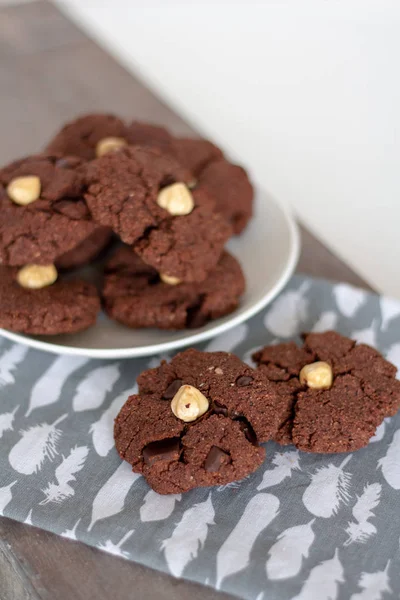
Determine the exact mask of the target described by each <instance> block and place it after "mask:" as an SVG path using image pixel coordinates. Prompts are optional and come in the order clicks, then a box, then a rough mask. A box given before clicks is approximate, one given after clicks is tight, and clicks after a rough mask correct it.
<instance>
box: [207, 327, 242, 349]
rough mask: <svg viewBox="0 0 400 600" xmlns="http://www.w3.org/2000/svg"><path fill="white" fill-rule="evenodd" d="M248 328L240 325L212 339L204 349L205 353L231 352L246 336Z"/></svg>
mask: <svg viewBox="0 0 400 600" xmlns="http://www.w3.org/2000/svg"><path fill="white" fill-rule="evenodd" d="M247 331H248V326H247V325H245V324H244V323H242V324H241V325H236V327H233V328H232V329H230V330H229V331H227V332H226V333H223V334H222V335H219V336H217V337H216V338H214V339H213V340H212V341H211V342H210V343H209V344H208V345H207V347H206V349H205V350H206V352H218V351H219V350H222V351H224V352H232V351H233V350H234V349H235V348H236V347H237V346H239V344H241V343H242V342H243V341H244V340H245V339H246V336H247Z"/></svg>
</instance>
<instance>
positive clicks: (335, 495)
mask: <svg viewBox="0 0 400 600" xmlns="http://www.w3.org/2000/svg"><path fill="white" fill-rule="evenodd" d="M351 456H352V455H351V454H350V456H347V457H346V458H345V459H344V461H343V462H342V463H341V464H340V465H339V466H338V467H336V466H335V465H333V464H329V465H327V466H325V467H320V468H319V469H317V470H316V471H315V473H314V474H313V475H312V476H311V483H310V484H309V485H308V487H307V488H306V490H305V492H304V494H303V503H304V506H305V507H306V509H307V510H308V511H309V512H310V513H311V514H313V515H315V516H316V517H324V518H325V519H327V518H329V517H332V516H333V515H335V514H336V513H337V511H338V510H339V508H340V505H341V504H342V503H347V502H348V500H349V498H350V496H349V493H348V492H349V486H350V481H351V475H350V473H346V471H343V467H344V466H345V465H346V464H347V463H348V462H349V460H350V459H351Z"/></svg>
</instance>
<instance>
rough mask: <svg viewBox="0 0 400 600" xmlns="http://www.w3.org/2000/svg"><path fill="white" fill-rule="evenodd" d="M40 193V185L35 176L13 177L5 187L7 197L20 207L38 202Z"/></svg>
mask: <svg viewBox="0 0 400 600" xmlns="http://www.w3.org/2000/svg"><path fill="white" fill-rule="evenodd" d="M40 191H41V183H40V179H39V177H37V175H26V176H25V177H15V178H14V179H12V180H11V181H10V183H9V184H8V186H7V194H8V197H9V198H10V199H11V200H12V201H13V202H15V204H19V205H20V206H26V205H27V204H31V202H35V200H38V198H39V197H40Z"/></svg>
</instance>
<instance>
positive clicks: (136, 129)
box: [127, 121, 190, 170]
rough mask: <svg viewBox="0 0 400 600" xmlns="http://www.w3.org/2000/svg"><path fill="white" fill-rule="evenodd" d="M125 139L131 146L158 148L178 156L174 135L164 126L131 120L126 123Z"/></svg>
mask: <svg viewBox="0 0 400 600" xmlns="http://www.w3.org/2000/svg"><path fill="white" fill-rule="evenodd" d="M127 139H128V141H129V144H131V145H132V146H147V147H150V148H158V149H159V150H161V151H162V152H163V153H165V154H170V155H172V156H173V157H174V158H178V157H177V156H176V151H175V147H174V137H173V136H172V135H171V134H170V133H169V131H168V130H167V129H165V127H160V126H159V125H154V124H153V123H142V122H141V121H132V123H130V125H128V133H127ZM182 164H184V163H182ZM189 170H190V169H189Z"/></svg>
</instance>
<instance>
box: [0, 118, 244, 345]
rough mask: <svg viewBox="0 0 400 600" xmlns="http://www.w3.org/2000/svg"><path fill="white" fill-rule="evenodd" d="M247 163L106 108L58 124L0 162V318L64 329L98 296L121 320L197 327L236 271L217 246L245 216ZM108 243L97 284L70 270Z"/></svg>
mask: <svg viewBox="0 0 400 600" xmlns="http://www.w3.org/2000/svg"><path fill="white" fill-rule="evenodd" d="M252 202H253V189H252V186H251V184H250V182H249V179H248V177H247V174H246V172H245V171H244V170H243V169H242V168H241V167H239V166H237V165H233V164H231V163H230V162H229V161H228V160H226V158H225V157H224V156H223V154H222V152H221V150H220V149H219V148H217V147H216V146H215V145H213V144H212V143H210V142H208V141H206V140H201V139H188V138H175V137H173V136H172V135H171V134H170V133H169V132H168V131H167V130H166V129H164V128H162V127H157V126H153V125H148V124H144V123H139V122H137V121H134V122H132V123H130V124H127V123H125V122H123V121H122V120H121V119H119V118H117V117H115V116H111V115H101V114H97V115H86V116H84V117H81V118H78V119H77V120H75V121H73V122H71V123H68V124H67V125H65V126H64V127H63V128H62V129H61V131H60V132H59V133H58V134H57V135H56V136H55V137H54V139H53V140H52V141H50V143H48V144H47V146H46V148H45V150H44V151H43V152H42V153H40V154H37V155H33V156H29V157H25V158H23V159H20V160H17V161H14V162H13V163H11V164H9V165H7V166H5V167H3V168H2V169H0V207H1V211H2V219H1V223H0V264H1V267H0V270H1V272H0V277H1V284H0V327H3V328H5V329H10V330H13V331H20V332H24V333H28V334H47V335H53V334H59V333H72V332H77V331H80V330H83V329H86V328H88V327H90V326H91V325H93V324H94V323H95V321H96V318H97V315H98V312H99V311H100V307H101V304H102V305H103V307H104V309H105V311H106V312H107V314H108V315H109V317H111V318H112V319H115V320H117V321H120V322H121V323H124V324H126V325H128V326H130V327H159V328H163V329H183V328H187V327H200V326H202V325H204V323H206V322H207V321H209V320H210V319H215V318H218V317H221V316H223V315H225V314H228V313H230V312H232V311H233V310H235V308H236V307H237V305H238V302H239V298H240V296H241V294H242V293H243V291H244V287H245V282H244V277H243V273H242V270H241V267H240V265H239V263H238V262H237V260H236V259H235V258H234V257H233V256H231V255H230V254H229V253H228V252H227V251H226V250H224V247H225V244H226V242H227V241H228V239H229V238H230V237H231V236H232V235H234V234H240V233H241V232H242V231H243V230H244V228H245V227H246V225H247V222H248V221H249V219H250V217H251V215H252ZM110 245H112V246H113V252H110V254H111V257H108V260H107V261H106V263H105V266H103V267H102V268H103V270H104V277H103V284H102V288H101V290H98V289H96V288H95V287H94V286H93V285H92V284H90V283H87V282H86V281H84V280H82V279H74V278H73V277H71V273H72V275H73V273H74V270H76V269H77V268H78V267H82V266H84V265H87V264H88V263H91V262H92V261H93V260H94V259H95V258H96V257H97V256H98V255H99V253H100V252H102V251H103V252H104V250H105V249H106V248H108V251H109V248H110Z"/></svg>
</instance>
